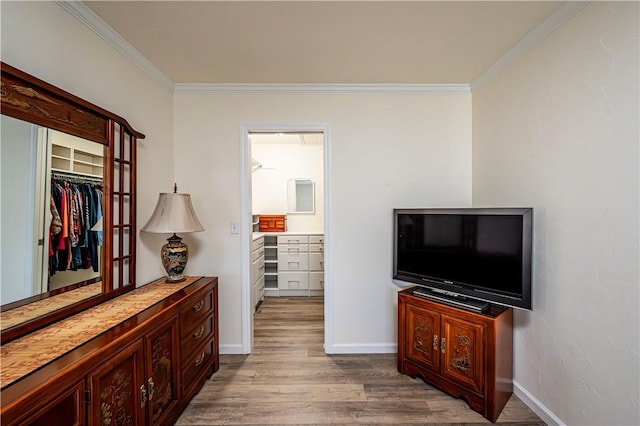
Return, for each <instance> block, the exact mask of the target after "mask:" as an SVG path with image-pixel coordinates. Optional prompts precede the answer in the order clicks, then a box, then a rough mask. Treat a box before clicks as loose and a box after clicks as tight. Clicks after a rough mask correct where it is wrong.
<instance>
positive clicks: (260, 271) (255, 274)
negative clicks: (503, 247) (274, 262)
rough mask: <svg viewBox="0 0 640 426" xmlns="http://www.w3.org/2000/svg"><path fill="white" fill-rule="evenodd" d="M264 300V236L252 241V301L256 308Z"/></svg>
mask: <svg viewBox="0 0 640 426" xmlns="http://www.w3.org/2000/svg"><path fill="white" fill-rule="evenodd" d="M262 300H264V237H259V238H256V239H255V240H253V241H252V243H251V301H252V303H253V307H254V309H255V307H256V306H258V304H259V303H260V302H261V301H262Z"/></svg>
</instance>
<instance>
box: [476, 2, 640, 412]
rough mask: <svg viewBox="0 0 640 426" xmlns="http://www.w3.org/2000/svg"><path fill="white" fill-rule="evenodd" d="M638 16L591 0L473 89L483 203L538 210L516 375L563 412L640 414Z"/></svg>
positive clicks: (632, 8)
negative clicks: (530, 295)
mask: <svg viewBox="0 0 640 426" xmlns="http://www.w3.org/2000/svg"><path fill="white" fill-rule="evenodd" d="M638 16H639V9H638V3H637V2H628V3H608V2H598V3H596V2H594V3H591V4H590V5H588V6H587V7H586V8H584V9H582V10H581V11H580V12H579V13H578V14H577V15H575V16H574V17H573V18H572V19H571V20H569V21H568V22H567V23H565V24H564V25H563V26H562V27H560V28H559V29H558V30H556V31H555V32H554V33H552V34H551V35H550V36H549V37H548V38H546V39H545V40H543V41H542V42H541V43H540V44H539V45H538V46H536V47H535V48H534V49H533V50H531V51H529V52H528V53H527V54H526V55H525V56H523V57H522V58H520V59H519V60H518V61H517V62H516V63H514V64H513V65H512V66H511V67H510V68H508V69H507V70H506V71H505V72H503V73H502V74H501V75H499V76H498V77H497V78H495V79H494V80H493V81H490V82H489V83H487V84H485V85H484V86H482V87H481V88H480V89H479V90H477V91H476V90H474V93H473V123H474V125H473V204H474V205H478V206H486V205H499V206H518V205H524V206H532V207H534V209H535V215H534V229H535V235H534V245H535V246H534V280H533V289H534V295H533V311H531V312H522V311H519V312H517V313H516V317H515V318H516V331H515V380H516V382H517V386H518V387H519V389H522V390H524V391H525V392H528V393H529V394H530V395H532V396H533V398H535V399H537V400H539V401H540V403H541V404H542V405H541V407H542V409H543V410H544V409H545V407H546V409H547V410H549V411H550V413H549V412H547V414H549V416H550V417H549V419H550V421H552V422H565V423H567V424H582V425H586V424H592V425H602V424H609V425H610V424H640V414H639V413H640V410H639V406H638V401H639V380H640V379H639V377H640V376H639V370H638V369H639V365H640V361H639V356H638V353H639V342H638V337H639V336H638V335H639V331H638V327H639V323H640V318H639V316H638V311H639V303H638V302H639V279H638V277H639V267H638V260H639V250H638V241H639V240H638V238H639V233H638V217H639V216H638V214H639V211H638V203H639V196H638V195H639V187H638V178H639V177H638V169H639V167H638V163H639V162H638V154H639V152H638V141H639V132H638V117H639V110H638V104H639V100H640V98H639V93H638V90H639V89H638V76H639V75H640V74H639V72H640V70H639V66H638V52H639V39H640V38H639V34H638V25H639V20H638ZM554 415H555V416H557V417H554Z"/></svg>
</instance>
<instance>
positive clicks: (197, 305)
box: [191, 299, 204, 312]
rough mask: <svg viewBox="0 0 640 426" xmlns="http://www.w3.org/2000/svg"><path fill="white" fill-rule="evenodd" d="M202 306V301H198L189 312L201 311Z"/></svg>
mask: <svg viewBox="0 0 640 426" xmlns="http://www.w3.org/2000/svg"><path fill="white" fill-rule="evenodd" d="M203 306H204V299H203V300H201V301H199V302H198V303H196V304H195V305H193V308H191V310H192V311H193V312H200V309H202V307H203Z"/></svg>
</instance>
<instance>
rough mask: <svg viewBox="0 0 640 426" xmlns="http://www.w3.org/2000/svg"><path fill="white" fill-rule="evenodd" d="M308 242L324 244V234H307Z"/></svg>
mask: <svg viewBox="0 0 640 426" xmlns="http://www.w3.org/2000/svg"><path fill="white" fill-rule="evenodd" d="M309 242H310V243H312V244H324V235H309Z"/></svg>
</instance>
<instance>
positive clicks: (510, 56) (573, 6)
mask: <svg viewBox="0 0 640 426" xmlns="http://www.w3.org/2000/svg"><path fill="white" fill-rule="evenodd" d="M589 3H590V1H568V2H566V3H565V4H563V5H562V6H560V7H559V8H558V9H557V10H556V11H555V12H554V13H552V14H551V15H550V16H549V17H548V18H547V19H545V20H544V21H543V22H542V23H541V24H540V25H538V26H537V27H536V28H534V29H533V30H531V31H530V32H529V33H528V34H527V35H526V36H524V38H523V39H522V40H520V41H519V42H518V43H517V44H516V45H515V46H513V47H512V48H511V49H509V50H508V51H507V53H505V54H504V55H503V56H502V57H501V58H500V59H498V60H497V61H496V62H495V63H494V64H493V65H491V66H490V67H489V68H487V69H486V70H485V71H484V72H483V73H482V74H480V75H479V76H478V77H477V78H476V79H475V80H473V81H472V82H471V84H470V87H471V91H472V92H473V91H474V90H477V89H478V88H480V87H481V86H482V85H483V84H485V83H486V82H488V81H489V80H491V79H493V78H494V77H496V76H497V75H498V74H500V73H502V71H504V70H505V69H507V68H508V67H509V66H510V65H511V64H513V63H514V62H515V61H517V60H518V59H519V58H520V57H521V56H523V55H524V54H525V53H527V52H528V51H529V50H531V49H532V48H533V47H534V46H535V45H537V44H538V43H540V42H541V41H542V40H543V39H544V38H545V37H547V36H548V35H549V34H551V33H552V32H553V31H555V30H556V28H558V27H559V26H561V25H562V24H564V23H565V22H566V21H567V20H569V19H570V18H571V17H572V16H573V15H575V14H576V13H578V11H580V10H581V9H582V8H583V7H585V6H586V5H588V4H589Z"/></svg>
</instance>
